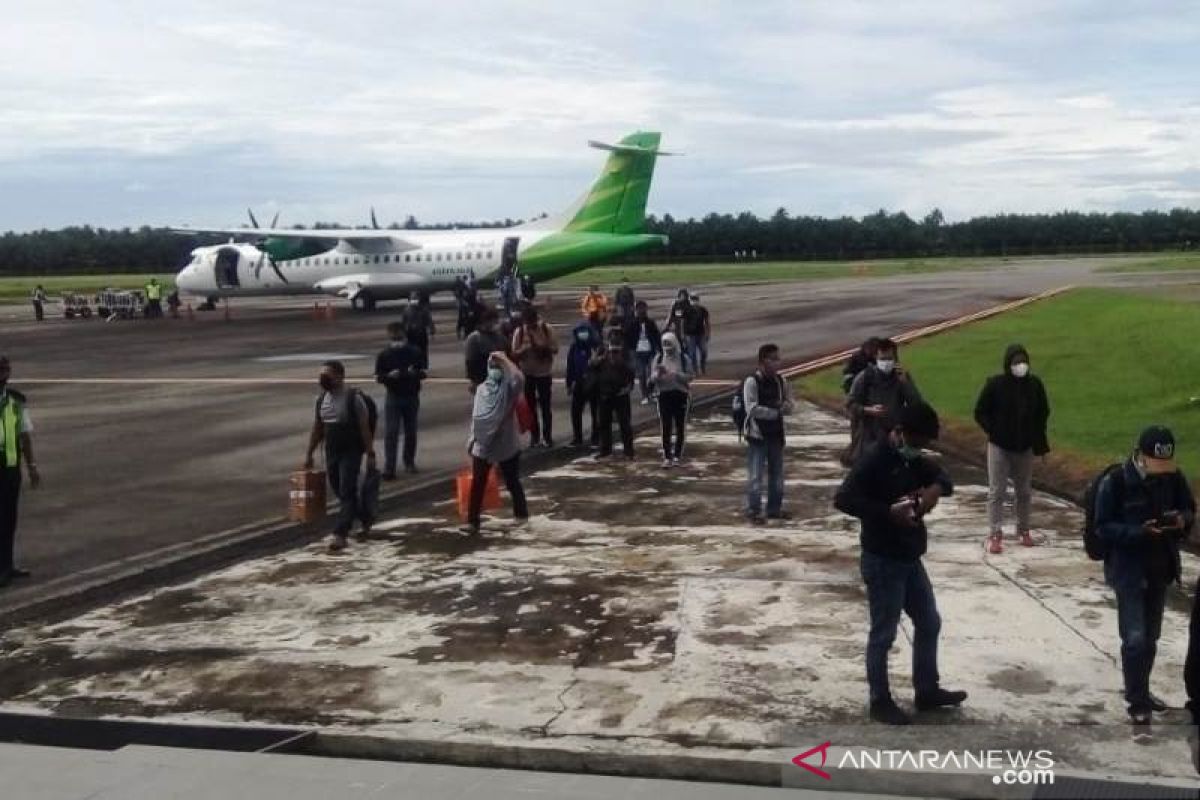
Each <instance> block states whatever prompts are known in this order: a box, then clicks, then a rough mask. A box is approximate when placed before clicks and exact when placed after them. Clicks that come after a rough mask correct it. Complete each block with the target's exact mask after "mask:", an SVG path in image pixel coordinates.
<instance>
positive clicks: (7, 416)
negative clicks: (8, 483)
mask: <svg viewBox="0 0 1200 800" xmlns="http://www.w3.org/2000/svg"><path fill="white" fill-rule="evenodd" d="M3 402H4V405H3V406H0V428H2V429H3V431H4V466H6V467H15V466H17V465H18V458H19V453H18V445H19V439H18V436H19V434H20V428H21V416H22V414H21V404H20V403H18V402H17V400H16V398H14V397H13V396H12V395H8V396H7V397H5V399H4V401H3Z"/></svg>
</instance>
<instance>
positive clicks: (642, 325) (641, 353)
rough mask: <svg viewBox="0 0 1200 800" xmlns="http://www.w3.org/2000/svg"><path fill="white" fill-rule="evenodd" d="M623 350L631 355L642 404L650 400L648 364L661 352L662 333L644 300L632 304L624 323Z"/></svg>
mask: <svg viewBox="0 0 1200 800" xmlns="http://www.w3.org/2000/svg"><path fill="white" fill-rule="evenodd" d="M625 350H626V352H628V353H631V354H632V355H633V371H634V373H635V374H636V375H637V382H638V388H639V389H641V392H642V405H647V404H648V403H649V402H650V383H649V381H650V365H651V364H652V363H653V362H654V359H655V358H656V357H657V356H658V355H659V353H661V352H662V334H660V333H659V332H658V325H656V324H655V322H654V320H652V319H650V313H649V307H648V306H647V305H646V301H645V300H639V301H637V303H636V304H635V305H634V314H633V319H631V320H629V322H627V323H626V324H625Z"/></svg>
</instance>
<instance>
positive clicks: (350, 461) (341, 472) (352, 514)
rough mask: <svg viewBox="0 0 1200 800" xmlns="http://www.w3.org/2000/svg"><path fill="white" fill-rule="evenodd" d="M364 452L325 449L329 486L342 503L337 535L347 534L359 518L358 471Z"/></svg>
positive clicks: (334, 528) (334, 526)
mask: <svg viewBox="0 0 1200 800" xmlns="http://www.w3.org/2000/svg"><path fill="white" fill-rule="evenodd" d="M362 460H363V452H362V451H361V450H353V451H350V452H337V451H334V450H330V449H329V448H326V449H325V471H326V472H327V473H328V477H329V488H331V489H333V494H334V497H336V498H337V499H338V501H339V502H340V503H341V508H340V509H339V510H338V515H337V519H336V520H335V521H334V525H333V533H334V535H335V536H347V535H349V533H350V529H351V528H352V527H354V520H356V519H358V471H359V470H360V469H361V468H362Z"/></svg>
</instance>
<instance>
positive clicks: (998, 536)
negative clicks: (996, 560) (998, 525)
mask: <svg viewBox="0 0 1200 800" xmlns="http://www.w3.org/2000/svg"><path fill="white" fill-rule="evenodd" d="M987 551H988V552H989V553H991V554H992V555H994V556H998V555H1000V554H1001V553H1003V552H1004V534H1003V533H1000V532H999V531H997V532H996V533H993V534H992V535H991V536H989V537H988V541H987Z"/></svg>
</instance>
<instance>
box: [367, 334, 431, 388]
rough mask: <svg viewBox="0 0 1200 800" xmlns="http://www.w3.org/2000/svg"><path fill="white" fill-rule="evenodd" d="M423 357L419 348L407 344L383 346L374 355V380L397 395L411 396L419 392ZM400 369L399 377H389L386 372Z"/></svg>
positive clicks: (423, 374)
mask: <svg viewBox="0 0 1200 800" xmlns="http://www.w3.org/2000/svg"><path fill="white" fill-rule="evenodd" d="M423 360H424V359H423V357H422V354H421V351H420V349H419V348H417V347H415V346H413V345H411V344H408V343H407V342H406V343H405V344H404V345H403V346H402V347H385V348H384V349H383V350H381V351H380V353H379V355H378V356H376V357H375V380H376V381H377V382H378V383H382V384H383V385H384V386H386V387H387V390H388V392H389V393H390V394H394V395H396V396H397V397H412V396H414V395H417V394H420V392H421V381H423V380H424V379H425V370H423V369H421V364H422V362H423ZM393 370H399V371H400V377H399V378H389V377H388V373H390V372H392V371H393Z"/></svg>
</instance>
